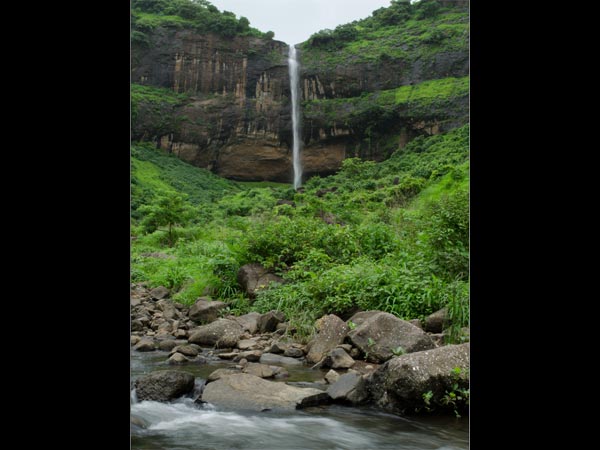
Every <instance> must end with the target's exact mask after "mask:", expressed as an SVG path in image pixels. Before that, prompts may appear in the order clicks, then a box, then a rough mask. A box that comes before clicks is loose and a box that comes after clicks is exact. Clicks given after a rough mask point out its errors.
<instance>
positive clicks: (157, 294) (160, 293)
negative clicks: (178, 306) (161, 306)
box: [150, 286, 169, 300]
mask: <svg viewBox="0 0 600 450" xmlns="http://www.w3.org/2000/svg"><path fill="white" fill-rule="evenodd" d="M168 296H169V290H168V289H167V288H166V287H164V286H159V287H157V288H154V289H152V290H151V291H150V297H151V298H152V299H154V300H162V299H163V298H166V297H168Z"/></svg>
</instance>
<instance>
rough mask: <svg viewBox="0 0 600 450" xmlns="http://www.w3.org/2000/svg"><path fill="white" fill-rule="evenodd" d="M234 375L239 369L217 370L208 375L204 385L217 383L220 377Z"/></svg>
mask: <svg viewBox="0 0 600 450" xmlns="http://www.w3.org/2000/svg"><path fill="white" fill-rule="evenodd" d="M235 373H240V371H239V369H217V370H215V371H214V372H211V373H210V375H209V376H208V378H207V379H206V383H207V384H208V383H210V382H212V381H217V380H218V379H219V378H221V377H225V376H227V375H233V374H235Z"/></svg>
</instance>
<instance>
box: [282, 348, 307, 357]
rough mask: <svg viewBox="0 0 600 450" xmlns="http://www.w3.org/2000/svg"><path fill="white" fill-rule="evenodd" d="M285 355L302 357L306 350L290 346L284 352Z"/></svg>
mask: <svg viewBox="0 0 600 450" xmlns="http://www.w3.org/2000/svg"><path fill="white" fill-rule="evenodd" d="M283 356H289V357H290V358H302V357H303V356H304V352H303V351H302V350H301V349H299V348H295V347H290V348H288V349H287V350H286V351H285V352H283Z"/></svg>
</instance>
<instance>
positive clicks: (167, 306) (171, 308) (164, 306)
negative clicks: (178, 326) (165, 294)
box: [156, 300, 179, 319]
mask: <svg viewBox="0 0 600 450" xmlns="http://www.w3.org/2000/svg"><path fill="white" fill-rule="evenodd" d="M156 306H157V307H158V309H159V310H160V311H162V316H163V317H164V318H165V319H177V318H179V311H177V308H175V305H174V304H173V302H172V301H171V300H159V301H158V302H156Z"/></svg>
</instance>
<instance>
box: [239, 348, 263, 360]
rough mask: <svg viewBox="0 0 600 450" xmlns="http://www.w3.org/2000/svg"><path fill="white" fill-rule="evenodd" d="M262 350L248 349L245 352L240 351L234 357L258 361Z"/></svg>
mask: <svg viewBox="0 0 600 450" xmlns="http://www.w3.org/2000/svg"><path fill="white" fill-rule="evenodd" d="M262 354H263V353H262V352H261V351H260V350H249V351H247V352H240V353H239V354H238V355H237V356H236V359H238V358H239V359H240V360H241V359H245V360H246V361H251V362H256V361H260V357H261V356H262Z"/></svg>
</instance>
